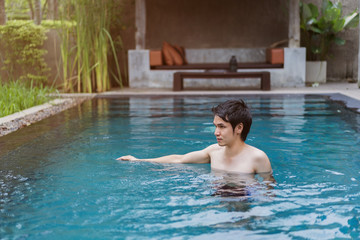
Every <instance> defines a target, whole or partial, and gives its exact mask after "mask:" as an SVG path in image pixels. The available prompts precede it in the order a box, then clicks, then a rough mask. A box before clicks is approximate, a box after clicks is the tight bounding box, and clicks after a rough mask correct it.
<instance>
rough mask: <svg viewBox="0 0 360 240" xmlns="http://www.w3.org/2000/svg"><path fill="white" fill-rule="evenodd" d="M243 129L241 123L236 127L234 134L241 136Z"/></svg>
mask: <svg viewBox="0 0 360 240" xmlns="http://www.w3.org/2000/svg"><path fill="white" fill-rule="evenodd" d="M243 129H244V124H243V123H239V124H238V125H236V127H235V132H236V133H237V134H239V135H241V133H242V131H243Z"/></svg>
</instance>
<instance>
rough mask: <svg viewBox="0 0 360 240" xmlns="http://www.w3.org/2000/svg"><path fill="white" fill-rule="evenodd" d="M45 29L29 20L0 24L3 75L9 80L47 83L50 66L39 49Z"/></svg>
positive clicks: (44, 36)
mask: <svg viewBox="0 0 360 240" xmlns="http://www.w3.org/2000/svg"><path fill="white" fill-rule="evenodd" d="M45 33H46V29H45V28H44V27H42V26H38V25H35V24H34V23H33V22H32V21H8V22H7V24H6V25H1V26H0V53H1V58H0V61H2V64H3V66H2V69H1V71H2V72H3V75H5V76H6V78H7V79H9V80H16V79H19V80H23V81H31V80H32V81H34V82H35V83H36V84H44V83H46V82H47V78H48V71H49V68H48V67H47V64H46V63H45V60H44V55H45V54H46V52H47V51H46V50H44V49H42V45H43V43H44V40H45V39H46V35H45Z"/></svg>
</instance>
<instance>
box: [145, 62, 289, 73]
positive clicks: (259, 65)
mask: <svg viewBox="0 0 360 240" xmlns="http://www.w3.org/2000/svg"><path fill="white" fill-rule="evenodd" d="M237 68H238V69H266V68H280V69H281V68H284V64H271V63H266V62H260V63H243V62H241V63H238V66H237ZM150 69H151V70H178V71H181V70H192V69H194V70H195V69H201V70H216V69H217V70H229V63H189V64H186V65H181V66H176V65H172V66H168V65H161V66H151V67H150Z"/></svg>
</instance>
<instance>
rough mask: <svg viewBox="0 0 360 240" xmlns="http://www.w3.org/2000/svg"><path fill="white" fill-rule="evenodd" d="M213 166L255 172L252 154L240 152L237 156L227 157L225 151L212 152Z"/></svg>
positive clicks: (228, 169) (225, 169)
mask: <svg viewBox="0 0 360 240" xmlns="http://www.w3.org/2000/svg"><path fill="white" fill-rule="evenodd" d="M210 157H211V168H213V169H218V170H224V171H232V172H239V173H253V172H254V164H253V161H252V159H251V157H250V156H246V155H245V154H239V155H237V156H235V157H226V156H225V154H224V153H223V151H217V152H214V153H212V154H211V156H210Z"/></svg>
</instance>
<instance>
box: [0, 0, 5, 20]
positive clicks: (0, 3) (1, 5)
mask: <svg viewBox="0 0 360 240" xmlns="http://www.w3.org/2000/svg"><path fill="white" fill-rule="evenodd" d="M5 23H6V12H5V0H0V25H5Z"/></svg>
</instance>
